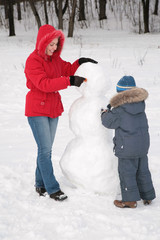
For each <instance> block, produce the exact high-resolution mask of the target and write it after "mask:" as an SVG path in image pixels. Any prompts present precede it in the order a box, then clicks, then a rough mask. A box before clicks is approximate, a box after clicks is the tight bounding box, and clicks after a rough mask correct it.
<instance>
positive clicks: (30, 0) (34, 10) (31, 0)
mask: <svg viewBox="0 0 160 240" xmlns="http://www.w3.org/2000/svg"><path fill="white" fill-rule="evenodd" d="M28 2H29V4H30V6H31V9H32V11H33V14H34V16H35V18H36V21H37V25H38V29H39V28H40V26H41V19H40V17H39V14H38V12H37V9H36V7H35V5H34V0H28Z"/></svg>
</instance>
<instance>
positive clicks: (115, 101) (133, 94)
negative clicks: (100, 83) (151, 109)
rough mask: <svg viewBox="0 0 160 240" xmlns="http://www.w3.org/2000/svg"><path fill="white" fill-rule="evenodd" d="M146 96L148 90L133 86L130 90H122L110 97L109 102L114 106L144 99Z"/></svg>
mask: <svg viewBox="0 0 160 240" xmlns="http://www.w3.org/2000/svg"><path fill="white" fill-rule="evenodd" d="M147 97H148V92H147V91H146V90H145V89H143V88H137V87H134V88H132V89H130V90H126V91H122V92H120V93H118V94H116V95H115V96H114V97H112V98H111V100H110V104H111V106H112V107H114V108H116V107H119V106H121V105H123V104H126V103H138V102H141V101H145V100H146V99H147Z"/></svg>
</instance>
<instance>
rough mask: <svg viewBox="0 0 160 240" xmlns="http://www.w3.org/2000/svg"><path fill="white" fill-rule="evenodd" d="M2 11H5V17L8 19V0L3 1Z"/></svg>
mask: <svg viewBox="0 0 160 240" xmlns="http://www.w3.org/2000/svg"><path fill="white" fill-rule="evenodd" d="M4 12H5V19H8V18H9V16H8V0H6V1H5V2H4Z"/></svg>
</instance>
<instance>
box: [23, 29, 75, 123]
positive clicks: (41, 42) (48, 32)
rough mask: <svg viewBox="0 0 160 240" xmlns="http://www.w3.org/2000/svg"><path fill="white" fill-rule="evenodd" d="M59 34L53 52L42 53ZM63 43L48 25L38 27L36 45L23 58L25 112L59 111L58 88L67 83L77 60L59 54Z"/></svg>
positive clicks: (51, 114) (52, 114)
mask: <svg viewBox="0 0 160 240" xmlns="http://www.w3.org/2000/svg"><path fill="white" fill-rule="evenodd" d="M57 37H58V38H59V43H58V47H57V50H56V51H55V52H54V53H53V55H52V56H51V57H50V56H47V55H46V54H45V50H46V47H47V46H48V44H49V43H50V42H51V41H52V40H53V39H54V38H57ZM63 44H64V34H63V33H62V32H61V31H60V30H56V29H55V28H54V27H52V26H51V25H44V26H42V27H40V29H39V32H38V35H37V42H36V49H35V50H34V51H33V52H32V53H31V54H30V56H29V57H28V59H27V61H26V66H25V75H26V78H27V87H28V88H29V89H30V91H29V92H28V93H27V95H26V105H25V115H26V116H28V117H33V116H47V117H51V118H56V117H58V116H60V115H61V114H62V112H63V105H62V102H61V96H60V94H59V92H58V91H59V90H61V89H65V88H67V87H68V86H70V80H69V76H71V75H74V73H75V71H76V70H77V68H78V67H79V63H78V60H76V61H75V62H74V63H73V64H71V63H69V62H65V61H64V60H62V59H61V58H60V53H61V51H62V47H63Z"/></svg>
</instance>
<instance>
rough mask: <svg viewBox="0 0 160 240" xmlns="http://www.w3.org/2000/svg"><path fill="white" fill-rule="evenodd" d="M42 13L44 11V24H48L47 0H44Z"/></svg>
mask: <svg viewBox="0 0 160 240" xmlns="http://www.w3.org/2000/svg"><path fill="white" fill-rule="evenodd" d="M44 13H45V19H46V24H48V13H47V0H44Z"/></svg>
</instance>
